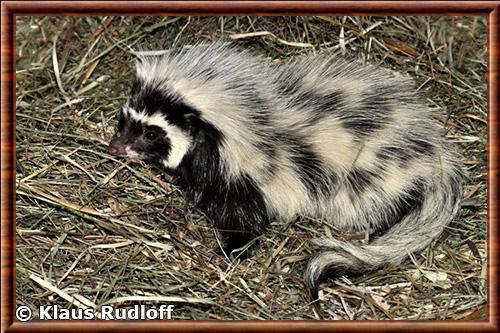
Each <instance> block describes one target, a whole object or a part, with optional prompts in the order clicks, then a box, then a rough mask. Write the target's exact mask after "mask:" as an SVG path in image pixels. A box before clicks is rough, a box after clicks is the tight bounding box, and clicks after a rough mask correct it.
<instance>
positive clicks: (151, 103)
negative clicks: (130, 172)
mask: <svg viewBox="0 0 500 333" xmlns="http://www.w3.org/2000/svg"><path fill="white" fill-rule="evenodd" d="M195 114H196V111H195V110H193V109H191V108H190V107H188V106H187V105H185V104H184V103H182V101H181V100H180V98H178V97H177V96H175V95H173V94H171V93H169V92H168V91H166V89H165V88H163V87H161V86H155V85H152V84H151V83H144V82H143V81H141V80H139V79H138V80H136V81H135V83H134V85H133V87H132V91H131V94H130V98H129V100H128V101H127V103H126V104H125V106H124V107H123V109H122V111H121V112H120V116H119V119H120V120H119V123H118V130H117V132H116V133H115V135H114V136H113V138H112V139H111V142H110V144H109V147H108V151H109V153H110V154H112V155H114V156H120V157H126V158H130V159H135V160H143V161H147V162H155V163H159V164H161V165H163V166H165V167H167V168H170V169H175V168H177V167H178V166H179V164H180V163H181V161H182V159H183V157H184V156H185V155H186V153H187V152H188V151H189V149H190V147H191V145H192V141H193V138H192V136H191V118H192V117H193V116H194V115H195Z"/></svg>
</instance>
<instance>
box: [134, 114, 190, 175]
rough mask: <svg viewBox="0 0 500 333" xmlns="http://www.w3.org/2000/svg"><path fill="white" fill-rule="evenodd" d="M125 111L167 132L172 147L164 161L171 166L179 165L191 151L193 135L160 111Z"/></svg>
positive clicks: (140, 120)
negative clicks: (185, 131) (166, 117)
mask: <svg viewBox="0 0 500 333" xmlns="http://www.w3.org/2000/svg"><path fill="white" fill-rule="evenodd" d="M124 111H125V113H128V115H129V117H130V118H132V119H134V120H137V121H139V122H141V123H143V124H146V125H150V126H158V127H160V128H161V129H163V130H164V131H165V132H166V133H167V137H168V138H169V140H170V144H171V149H170V155H169V157H168V158H167V159H165V160H163V161H162V163H163V165H165V166H166V167H169V168H176V167H178V166H179V164H180V163H181V161H182V158H183V157H184V155H186V153H187V152H188V151H189V147H191V137H189V136H188V135H187V134H186V133H184V131H182V130H181V129H180V128H179V127H177V126H174V125H172V124H170V123H169V122H168V121H167V120H166V119H165V117H163V116H162V115H161V114H160V113H154V114H153V115H151V116H150V115H147V114H146V113H145V112H137V111H136V110H134V109H132V108H124Z"/></svg>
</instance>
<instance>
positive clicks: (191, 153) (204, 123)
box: [109, 43, 464, 295]
mask: <svg viewBox="0 0 500 333" xmlns="http://www.w3.org/2000/svg"><path fill="white" fill-rule="evenodd" d="M109 152H110V153H111V154H113V155H116V156H123V157H128V158H133V159H142V160H145V161H149V162H153V163H157V164H159V165H161V166H163V167H165V168H166V170H168V171H169V172H170V173H172V174H174V175H175V176H177V177H176V179H177V182H178V185H180V186H181V188H183V189H184V191H185V192H186V194H187V196H188V197H189V198H190V199H192V200H194V202H195V203H196V204H197V205H198V206H199V207H200V208H201V209H202V210H203V211H204V212H205V213H206V215H207V216H208V217H209V218H210V219H211V220H212V222H213V223H214V225H215V226H216V227H217V229H218V230H219V231H220V233H221V235H222V236H223V239H224V245H225V248H224V250H225V251H226V253H229V252H231V251H233V250H234V249H237V248H241V247H243V246H244V245H245V244H247V243H248V242H250V241H251V240H252V239H254V238H255V237H257V236H259V235H261V234H262V233H263V232H264V230H265V228H266V226H267V225H268V224H269V222H270V221H275V220H278V221H284V222H285V221H289V220H291V219H294V218H296V217H297V216H309V217H313V218H315V219H318V220H321V221H324V222H325V221H326V222H327V223H330V224H331V225H334V226H335V227H336V228H341V229H342V228H343V229H346V230H353V229H354V230H360V231H361V230H364V231H366V232H367V233H369V234H370V235H371V237H370V238H371V239H370V242H369V243H366V244H360V243H351V242H346V241H341V240H338V239H334V238H329V237H327V236H326V235H325V236H324V237H322V238H320V239H316V240H314V242H315V243H316V244H317V245H318V249H317V252H316V254H315V255H314V256H313V257H312V258H311V260H310V261H309V264H308V267H307V270H306V272H305V282H306V285H307V287H308V288H309V289H310V290H311V292H312V293H313V295H316V293H317V288H318V284H319V283H320V282H321V281H322V279H323V278H324V277H327V276H332V274H333V275H340V274H350V273H361V272H365V271H369V270H373V269H376V268H378V267H381V266H383V265H386V264H392V265H395V264H398V263H400V262H401V261H402V260H404V259H405V258H406V257H407V255H408V254H409V253H412V252H414V251H418V250H421V249H423V248H425V247H427V246H428V245H429V244H430V243H431V241H432V240H434V239H435V238H436V237H437V236H438V235H439V234H440V233H441V232H442V231H443V229H444V227H445V226H446V225H447V224H448V223H449V222H450V221H451V220H452V218H453V217H454V216H455V215H456V213H457V211H458V209H459V203H460V200H461V197H462V187H463V182H464V174H463V172H462V170H461V167H460V163H459V158H458V156H457V154H456V153H455V151H454V149H453V148H452V147H451V146H450V145H449V144H447V143H446V142H445V141H444V140H443V139H442V138H441V136H440V134H439V128H438V126H436V124H434V122H433V121H432V120H431V119H430V116H429V114H428V108H427V107H426V106H425V105H423V104H422V103H420V102H419V98H418V96H417V95H416V93H415V89H414V88H413V84H412V82H411V80H409V79H408V78H406V77H404V76H402V75H399V74H395V73H393V72H391V71H389V70H385V69H381V68H378V67H375V66H372V65H363V64H361V63H357V62H348V61H345V60H342V59H332V58H330V57H328V56H327V55H320V56H315V57H303V58H298V59H295V60H292V61H289V62H286V63H284V64H282V65H271V64H269V63H266V62H265V61H263V60H262V59H260V58H258V57H254V56H252V55H251V54H249V53H247V52H245V51H242V50H237V49H235V48H233V47H230V46H227V45H223V44H218V43H217V44H211V45H197V46H194V47H192V48H191V49H189V50H185V51H179V52H177V53H174V54H171V55H168V56H162V57H143V58H141V59H140V60H139V61H138V63H137V77H136V80H135V83H134V84H133V87H132V91H131V95H130V98H129V100H128V102H127V103H126V105H125V106H124V107H123V110H122V112H121V114H120V122H119V124H118V132H117V133H116V134H115V136H114V137H113V139H112V140H111V143H110V146H109ZM320 230H321V231H323V230H324V229H323V227H320V225H319V224H318V231H320Z"/></svg>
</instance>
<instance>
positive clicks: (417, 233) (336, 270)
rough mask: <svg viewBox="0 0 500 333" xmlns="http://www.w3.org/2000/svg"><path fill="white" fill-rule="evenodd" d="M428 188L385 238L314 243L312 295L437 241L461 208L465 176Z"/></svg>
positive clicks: (309, 274)
mask: <svg viewBox="0 0 500 333" xmlns="http://www.w3.org/2000/svg"><path fill="white" fill-rule="evenodd" d="M439 178H440V179H439V180H437V179H436V180H435V182H434V184H430V186H427V189H426V193H425V195H424V201H423V203H422V205H421V207H420V209H418V210H414V211H412V212H411V213H409V214H408V215H406V216H405V217H404V218H403V219H402V220H401V221H400V222H399V223H397V224H396V225H394V226H393V227H392V228H391V229H389V230H388V231H387V232H386V233H384V234H383V235H382V236H380V237H378V238H375V239H373V241H371V242H370V243H368V244H365V245H363V244H354V243H349V242H345V241H341V240H337V239H333V238H321V239H316V240H314V243H315V244H316V245H317V246H318V247H319V248H320V249H319V253H317V254H316V255H315V256H313V257H312V258H311V259H310V261H309V263H308V266H307V269H306V273H305V284H306V286H307V287H308V289H309V291H310V293H311V296H312V297H313V298H314V299H316V298H317V296H318V287H319V284H320V283H321V282H322V281H323V280H324V279H325V278H329V277H336V276H341V275H356V274H360V273H363V272H367V271H371V270H374V269H376V268H379V267H382V266H386V265H397V264H399V263H401V262H402V261H403V260H404V259H406V258H407V257H408V255H409V254H410V253H413V252H416V251H419V250H422V249H424V248H426V247H427V246H428V245H429V244H430V243H431V242H432V241H433V240H434V239H436V238H437V237H438V236H439V235H440V234H441V232H442V231H443V229H444V227H445V226H446V225H447V224H448V223H449V222H450V221H451V220H452V219H453V217H454V216H455V215H456V214H457V212H458V210H459V208H460V202H461V199H462V195H463V183H464V178H465V177H464V174H463V172H462V171H461V169H460V168H459V167H453V169H452V170H450V173H448V174H443V175H441V177H439Z"/></svg>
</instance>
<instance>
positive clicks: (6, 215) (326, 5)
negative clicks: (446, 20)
mask: <svg viewBox="0 0 500 333" xmlns="http://www.w3.org/2000/svg"><path fill="white" fill-rule="evenodd" d="M315 14H322V15H437V14H438V15H482V16H487V17H488V79H487V83H488V149H487V154H488V182H487V184H488V200H487V204H488V260H489V263H488V273H489V274H488V278H489V279H488V284H487V285H488V303H489V304H488V305H489V320H488V321H468V322H461V321H439V322H438V321H426V322H424V321H398V322H382V321H380V322H375V321H367V322H346V321H340V322H336V321H268V322H260V321H168V322H167V321H161V322H158V321H154V322H146V321H119V322H118V321H117V322H110V321H96V322H92V323H90V322H86V321H69V322H64V321H31V322H20V321H17V320H15V318H14V311H15V306H16V304H15V198H16V196H15V192H16V189H15V182H14V179H15V57H14V55H15V17H16V16H17V15H315ZM499 30H500V2H499V1H450V2H448V1H411V2H403V1H399V2H397V1H391V2H389V1H338V2H335V1H164V2H162V1H139V2H127V3H126V4H124V2H114V1H36V2H35V1H4V2H2V4H1V36H2V38H1V57H2V58H1V69H2V73H1V288H2V289H1V331H2V332H21V331H23V332H24V331H33V332H45V331H51V332H68V331H78V332H91V331H103V332H111V331H130V332H153V331H169V332H171V331H176V332H201V331H214V332H215V331H245V332H250V331H262V332H266V331H270V330H272V331H274V332H298V331H315V332H323V331H358V332H365V331H371V332H376V331H378V332H382V331H384V332H396V331H402V330H405V331H429V332H431V331H432V332H448V331H464V332H465V331H470V332H472V331H474V332H497V331H498V330H499V329H500V327H499V313H500V309H499V306H498V287H499V284H498V278H499V250H500V249H499V245H500V242H499V240H500V238H499V225H498V224H499V223H500V220H499V209H498V208H499V206H498V198H499V191H498V182H499V172H500V171H499V167H498V163H499V157H500V151H499V148H498V144H499V129H498V125H499V96H498V93H499V79H500V71H499V66H500V62H499V60H500V49H499V47H500V46H499V45H500V31H499Z"/></svg>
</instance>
